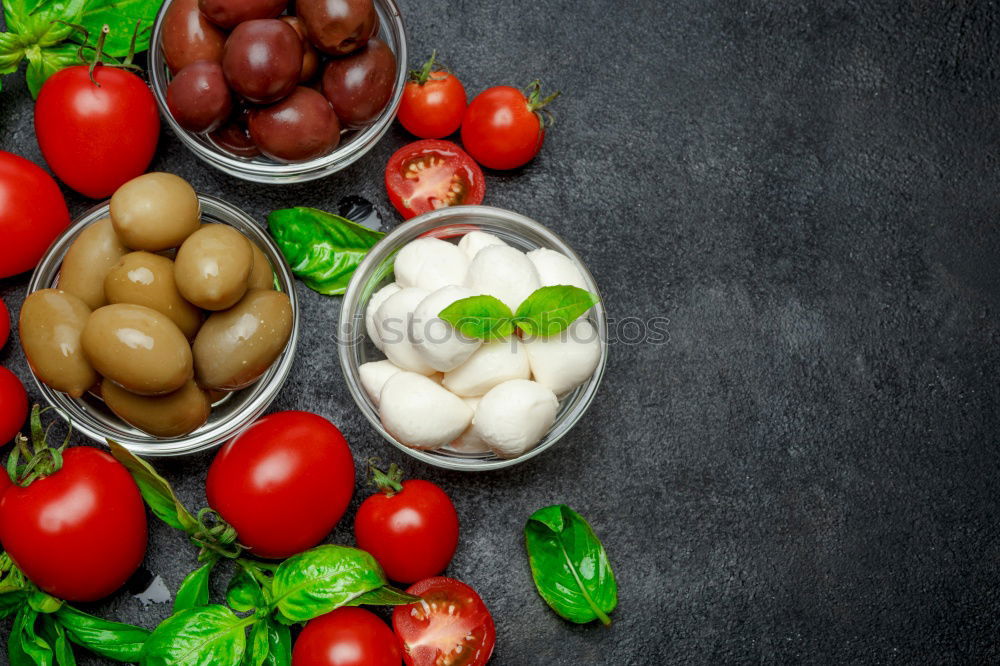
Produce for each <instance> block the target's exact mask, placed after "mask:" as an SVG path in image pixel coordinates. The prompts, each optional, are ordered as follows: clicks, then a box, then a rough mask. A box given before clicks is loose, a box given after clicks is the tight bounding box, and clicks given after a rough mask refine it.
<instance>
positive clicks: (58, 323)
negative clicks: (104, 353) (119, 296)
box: [18, 289, 98, 398]
mask: <svg viewBox="0 0 1000 666" xmlns="http://www.w3.org/2000/svg"><path fill="white" fill-rule="evenodd" d="M89 318H90V308H88V307H87V304H86V303H84V302H83V301H82V300H80V299H79V298H78V297H76V296H74V295H73V294H70V293H68V292H65V291H63V290H61V289H42V290H41V291H36V292H33V293H31V294H29V295H28V297H27V298H26V299H24V303H23V304H22V305H21V315H20V318H19V319H18V334H19V335H20V337H21V347H23V348H24V355H25V356H27V357H28V364H29V365H30V366H31V371H32V372H34V373H35V376H36V377H38V378H39V379H40V380H41V381H42V383H44V384H45V385H46V386H49V387H51V388H54V389H55V390H57V391H62V392H64V393H68V394H70V395H71V396H73V397H74V398H79V397H80V396H81V395H83V394H84V393H86V392H87V390H88V389H90V387H91V386H93V385H94V383H96V382H97V379H98V377H97V373H96V372H95V371H94V367H93V366H92V365H91V364H90V361H88V360H87V357H86V356H85V355H84V353H83V345H82V344H81V336H82V334H83V330H84V328H85V327H86V325H87V321H88V319H89Z"/></svg>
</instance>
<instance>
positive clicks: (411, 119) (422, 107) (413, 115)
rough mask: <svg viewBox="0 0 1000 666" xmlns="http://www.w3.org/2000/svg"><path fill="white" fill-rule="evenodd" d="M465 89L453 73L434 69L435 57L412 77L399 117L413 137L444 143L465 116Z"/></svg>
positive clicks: (405, 88) (408, 83) (404, 91)
mask: <svg viewBox="0 0 1000 666" xmlns="http://www.w3.org/2000/svg"><path fill="white" fill-rule="evenodd" d="M465 103H466V95H465V86H463V85H462V82H461V81H459V80H458V77H456V76H455V75H454V74H452V73H451V72H446V71H443V70H440V69H434V55H431V59H430V60H428V61H427V63H426V64H424V66H423V67H422V68H421V70H420V71H415V72H412V73H411V74H410V80H409V81H407V83H406V86H405V87H404V88H403V98H402V100H401V101H400V103H399V113H398V114H397V115H396V117H397V118H399V122H400V123H402V125H403V127H405V128H406V129H407V130H408V131H409V132H410V134H414V135H416V136H419V137H420V138H421V139H441V138H444V137H446V136H448V135H450V134H454V133H455V132H456V131H458V126H459V125H461V124H462V116H463V115H464V114H465Z"/></svg>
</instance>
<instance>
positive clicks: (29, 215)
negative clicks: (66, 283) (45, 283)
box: [0, 150, 69, 278]
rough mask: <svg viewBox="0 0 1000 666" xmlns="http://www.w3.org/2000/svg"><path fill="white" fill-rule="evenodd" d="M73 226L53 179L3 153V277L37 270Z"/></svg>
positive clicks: (0, 153)
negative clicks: (35, 268)
mask: <svg viewBox="0 0 1000 666" xmlns="http://www.w3.org/2000/svg"><path fill="white" fill-rule="evenodd" d="M68 226H69V209H68V208H66V200H65V199H64V198H63V195H62V191H61V190H60V189H59V186H58V185H57V184H56V181H54V180H52V176H50V175H49V174H47V173H45V170H44V169H42V168H41V167H39V166H37V165H36V164H34V163H32V162H29V161H28V160H26V159H24V158H23V157H18V156H17V155H14V154H12V153H8V152H4V151H2V150H0V238H2V239H3V243H0V278H5V277H10V276H11V275H17V274H18V273H23V272H24V271H27V270H30V269H32V268H34V267H35V264H37V263H38V260H39V259H41V258H42V255H43V254H45V250H47V249H48V247H49V245H51V244H52V241H53V240H55V237H56V236H58V235H59V234H60V233H61V232H62V230H63V229H65V228H66V227H68Z"/></svg>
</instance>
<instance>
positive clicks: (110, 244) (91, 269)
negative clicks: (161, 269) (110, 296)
mask: <svg viewBox="0 0 1000 666" xmlns="http://www.w3.org/2000/svg"><path fill="white" fill-rule="evenodd" d="M128 251H129V250H128V248H127V247H125V246H124V245H122V242H121V241H120V240H118V235H117V234H115V229H114V227H112V226H111V219H110V218H107V217H106V218H104V219H102V220H98V221H97V222H94V223H93V224H91V225H90V226H89V227H87V228H86V229H84V230H83V231H82V232H80V235H79V236H77V237H76V240H75V241H73V244H72V245H70V246H69V250H67V251H66V256H65V257H64V258H63V262H62V266H61V267H60V268H59V288H60V289H62V290H63V291H67V292H69V293H71V294H73V295H74V296H78V297H79V298H80V299H81V300H82V301H83V302H84V303H86V304H87V307H89V308H90V309H91V310H94V309H96V308H99V307H101V306H102V305H107V304H108V300H107V298H106V297H105V296H104V277H105V276H106V275H107V274H108V271H109V270H111V267H112V266H114V265H115V264H116V263H118V260H119V259H121V258H122V257H123V256H124V255H126V254H128Z"/></svg>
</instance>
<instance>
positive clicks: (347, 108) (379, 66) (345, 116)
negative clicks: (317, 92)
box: [323, 39, 396, 127]
mask: <svg viewBox="0 0 1000 666" xmlns="http://www.w3.org/2000/svg"><path fill="white" fill-rule="evenodd" d="M395 82H396V56H395V54H393V52H392V49H390V48H389V47H388V46H387V45H386V43H385V42H383V41H382V40H381V39H372V40H370V41H369V42H368V45H367V46H366V47H365V48H364V49H362V50H361V51H358V52H357V53H354V54H352V55H349V56H347V57H346V58H337V59H335V60H331V61H330V62H329V63H328V64H327V66H326V69H325V70H323V94H324V95H326V98H327V99H328V100H330V105H331V106H333V111H334V113H336V114H337V118H339V119H340V122H341V123H342V124H343V125H344V126H345V127H364V126H365V125H368V124H370V123H371V122H372V121H373V120H375V118H377V117H378V114H380V113H381V112H382V109H384V108H385V105H386V104H388V103H389V99H390V98H391V97H392V89H393V85H394V84H395Z"/></svg>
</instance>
